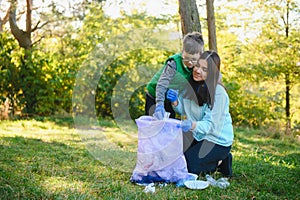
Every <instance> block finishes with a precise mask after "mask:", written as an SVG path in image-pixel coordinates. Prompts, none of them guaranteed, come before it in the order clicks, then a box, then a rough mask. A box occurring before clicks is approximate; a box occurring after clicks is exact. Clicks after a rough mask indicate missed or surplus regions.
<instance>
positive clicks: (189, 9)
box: [179, 0, 202, 35]
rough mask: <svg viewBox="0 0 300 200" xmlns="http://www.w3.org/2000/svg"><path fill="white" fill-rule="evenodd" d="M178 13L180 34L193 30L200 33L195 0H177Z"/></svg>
mask: <svg viewBox="0 0 300 200" xmlns="http://www.w3.org/2000/svg"><path fill="white" fill-rule="evenodd" d="M179 14H180V20H181V31H182V35H186V34H187V33H190V32H193V31H197V32H200V33H202V32H201V24H200V19H199V13H198V8H197V4H196V0H179Z"/></svg>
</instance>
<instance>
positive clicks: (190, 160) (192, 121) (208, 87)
mask: <svg viewBox="0 0 300 200" xmlns="http://www.w3.org/2000/svg"><path fill="white" fill-rule="evenodd" d="M220 64H221V61H220V57H219V55H218V54H217V53H216V52H214V51H205V52H204V53H203V54H202V55H201V57H200V59H199V60H198V64H197V66H195V67H194V68H193V74H192V75H191V77H190V79H189V84H188V85H187V87H186V90H185V92H183V93H182V94H181V95H180V96H179V97H178V92H177V91H176V90H173V89H170V90H169V91H168V92H167V98H168V99H169V100H170V101H171V102H172V106H173V108H174V110H175V111H176V112H178V113H179V114H181V115H186V117H187V119H186V120H184V121H182V123H181V125H180V126H181V128H182V130H183V132H184V134H183V140H184V151H185V153H184V155H185V158H186V161H187V167H188V170H189V172H190V173H194V174H200V173H204V174H206V173H212V172H215V171H216V170H218V171H219V172H221V173H222V175H223V176H232V168H231V165H232V155H231V153H230V150H231V145H232V143H233V137H234V135H233V127H232V120H231V116H230V113H229V97H228V94H227V92H226V89H225V87H224V86H223V85H222V83H221V82H220V77H221V75H220Z"/></svg>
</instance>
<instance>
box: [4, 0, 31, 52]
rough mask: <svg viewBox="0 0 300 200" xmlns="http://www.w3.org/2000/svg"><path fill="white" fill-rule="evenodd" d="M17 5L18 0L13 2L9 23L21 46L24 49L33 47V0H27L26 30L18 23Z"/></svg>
mask: <svg viewBox="0 0 300 200" xmlns="http://www.w3.org/2000/svg"><path fill="white" fill-rule="evenodd" d="M16 7H17V1H16V0H14V1H12V2H11V7H10V8H11V9H10V15H9V25H10V30H11V32H12V34H13V36H14V37H15V38H16V40H17V41H18V43H19V45H20V47H22V48H24V49H31V45H32V41H31V9H32V0H27V11H26V31H23V30H21V29H20V28H19V27H18V25H17V20H16Z"/></svg>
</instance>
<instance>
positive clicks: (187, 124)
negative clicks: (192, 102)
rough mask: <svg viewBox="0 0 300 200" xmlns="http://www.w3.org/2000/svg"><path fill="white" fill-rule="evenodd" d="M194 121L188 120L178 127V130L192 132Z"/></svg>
mask: <svg viewBox="0 0 300 200" xmlns="http://www.w3.org/2000/svg"><path fill="white" fill-rule="evenodd" d="M192 123H193V122H192V121H191V120H189V119H187V120H184V121H182V122H181V124H178V125H177V127H178V128H182V131H183V132H188V131H189V130H191V128H192Z"/></svg>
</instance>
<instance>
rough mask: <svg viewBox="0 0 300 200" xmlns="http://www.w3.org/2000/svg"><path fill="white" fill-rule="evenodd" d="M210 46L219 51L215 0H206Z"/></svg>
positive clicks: (211, 48)
mask: <svg viewBox="0 0 300 200" xmlns="http://www.w3.org/2000/svg"><path fill="white" fill-rule="evenodd" d="M206 13H207V28H208V46H209V49H210V50H215V51H218V49H217V36H216V25H215V11H214V0H206Z"/></svg>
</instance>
